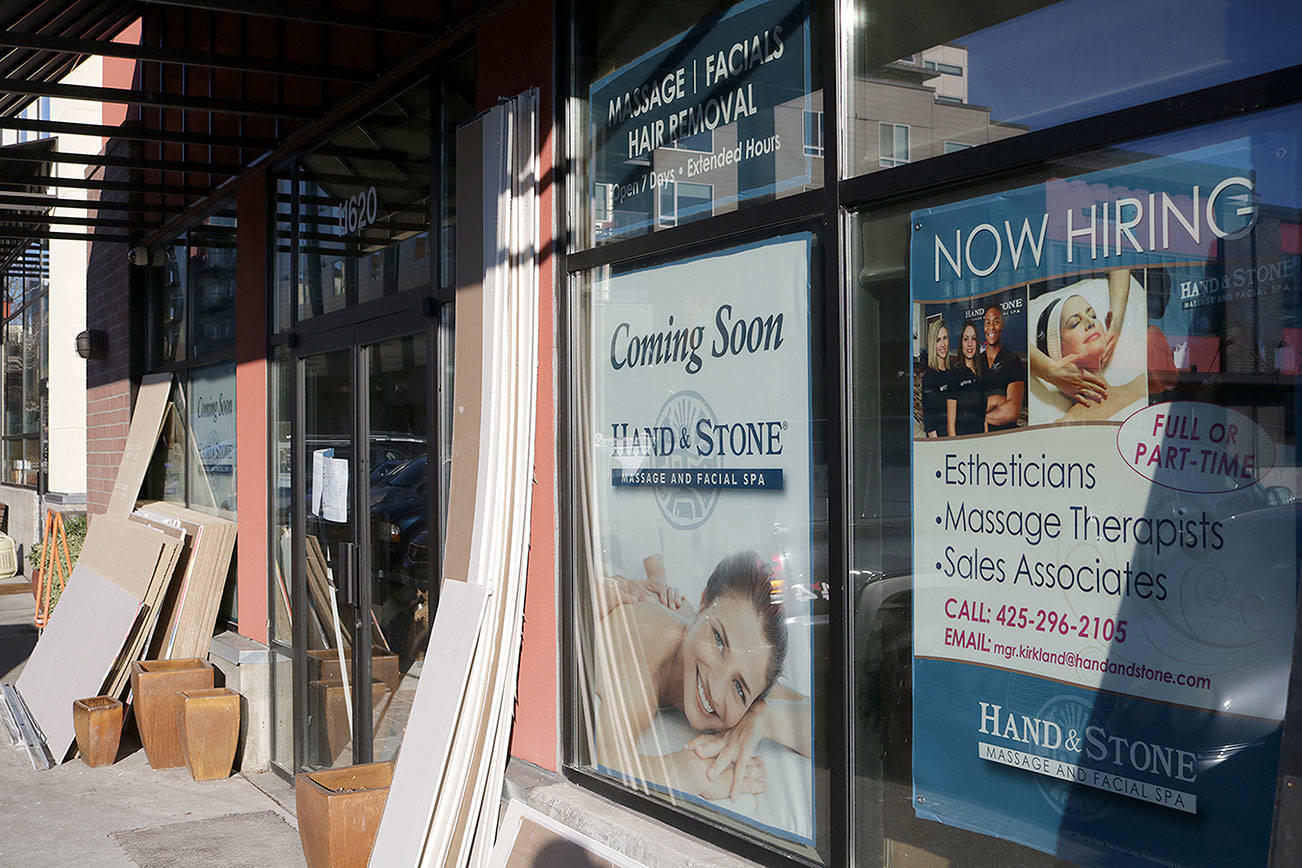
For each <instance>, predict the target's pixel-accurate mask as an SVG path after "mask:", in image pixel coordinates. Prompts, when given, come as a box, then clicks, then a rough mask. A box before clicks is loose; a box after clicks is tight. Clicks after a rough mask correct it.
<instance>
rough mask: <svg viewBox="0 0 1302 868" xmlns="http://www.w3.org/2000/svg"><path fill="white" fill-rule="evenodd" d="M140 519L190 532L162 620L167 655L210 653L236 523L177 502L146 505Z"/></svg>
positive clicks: (163, 647)
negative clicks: (184, 559) (185, 556)
mask: <svg viewBox="0 0 1302 868" xmlns="http://www.w3.org/2000/svg"><path fill="white" fill-rule="evenodd" d="M138 514H139V515H140V516H142V517H145V518H149V519H152V520H156V521H163V522H167V523H172V524H174V525H175V526H177V527H179V528H181V529H183V530H184V531H185V532H186V533H187V534H189V536H190V540H191V556H190V562H189V563H188V564H187V565H186V568H185V570H184V571H183V572H182V573H181V575H180V576H179V577H178V578H177V580H176V582H177V587H176V588H175V592H174V594H173V595H172V598H171V600H170V601H169V603H168V605H167V607H166V608H165V609H164V611H163V614H162V616H161V618H160V624H161V625H162V626H161V627H160V632H161V641H160V642H159V643H157V644H156V647H158V648H159V649H160V656H162V657H165V658H172V659H174V658H182V657H206V656H207V654H208V649H209V647H210V646H211V643H212V632H213V626H214V624H215V623H216V620H217V611H218V608H219V607H220V605H221V597H222V592H223V590H225V587H226V578H227V576H228V574H229V572H230V566H231V556H232V554H233V553H234V549H235V536H236V530H237V528H236V525H235V523H234V522H232V521H229V520H227V519H224V518H219V517H217V516H214V515H208V514H207V513H202V512H198V511H196V510H193V509H186V508H185V507H183V506H178V505H177V504H174V503H148V504H145V505H144V506H142V507H141V508H140V509H139V510H138Z"/></svg>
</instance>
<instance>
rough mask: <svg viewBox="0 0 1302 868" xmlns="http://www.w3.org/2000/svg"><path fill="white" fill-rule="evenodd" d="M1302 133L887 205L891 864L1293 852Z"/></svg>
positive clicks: (868, 417)
mask: <svg viewBox="0 0 1302 868" xmlns="http://www.w3.org/2000/svg"><path fill="white" fill-rule="evenodd" d="M1300 133H1302V112H1299V110H1298V109H1296V108H1291V109H1287V110H1276V111H1273V112H1269V113H1264V114H1258V115H1255V116H1248V117H1245V118H1243V119H1239V120H1234V121H1227V122H1222V123H1220V124H1215V125H1211V126H1207V127H1204V128H1199V129H1193V130H1188V131H1185V132H1181V133H1177V134H1173V135H1167V136H1163V137H1160V138H1155V139H1149V140H1145V141H1139V142H1129V143H1125V144H1119V145H1117V146H1116V147H1112V148H1108V149H1105V150H1101V151H1097V152H1094V153H1090V154H1087V155H1083V156H1082V157H1080V158H1079V159H1074V160H1072V161H1070V163H1059V164H1057V165H1055V166H1054V167H1053V169H1052V170H1051V171H1044V172H1031V173H1028V174H1026V175H1024V176H1023V177H1021V178H1019V179H1015V180H1009V179H1002V180H1000V181H998V182H988V183H984V184H982V185H980V186H972V187H969V188H966V189H962V190H950V191H947V192H945V193H943V194H938V195H933V196H930V197H928V198H926V199H919V200H915V201H913V202H909V203H907V204H900V205H894V206H891V207H887V208H877V209H871V210H866V211H865V212H863V213H862V214H861V215H859V216H858V217H857V218H856V219H855V221H854V232H853V235H852V250H853V257H854V258H853V265H852V268H851V274H853V275H855V283H854V286H853V294H852V299H853V315H852V322H853V331H852V348H853V362H852V364H853V374H852V377H851V379H850V382H851V383H852V387H851V392H850V400H851V408H852V410H851V412H852V426H851V435H852V440H851V443H852V460H851V468H852V470H851V474H852V490H851V497H850V502H851V503H852V504H853V508H852V517H851V520H852V529H853V534H852V540H853V545H852V563H853V567H854V568H853V569H852V571H851V576H852V579H853V584H854V586H853V588H852V591H853V593H852V601H853V603H852V604H853V607H854V610H853V612H852V623H853V627H854V640H853V642H852V647H853V648H854V649H855V658H854V661H853V667H852V671H853V672H854V691H855V695H854V707H855V709H856V715H857V717H856V721H855V746H856V749H855V756H856V765H855V776H856V787H855V794H856V804H855V815H856V817H858V818H859V819H858V821H857V825H858V836H857V840H856V851H857V856H858V859H859V861H860V862H861V863H862V864H880V863H882V862H885V863H887V864H924V863H925V864H932V863H933V862H936V861H945V860H953V861H956V862H962V863H963V864H992V865H993V864H1013V863H1015V864H1043V865H1050V864H1059V863H1058V862H1057V859H1055V858H1054V857H1059V858H1062V859H1066V860H1068V861H1070V862H1072V863H1076V864H1084V865H1107V864H1121V863H1125V864H1130V863H1135V862H1139V861H1144V862H1148V863H1164V864H1189V865H1225V864H1253V865H1261V864H1267V859H1268V856H1269V853H1270V848H1271V844H1272V833H1271V830H1272V822H1273V818H1274V817H1275V816H1276V811H1277V810H1278V808H1277V804H1276V792H1277V788H1278V792H1285V791H1286V790H1285V788H1283V787H1281V786H1279V775H1280V773H1281V738H1282V734H1283V730H1284V727H1283V722H1284V718H1285V710H1286V704H1285V700H1286V698H1287V696H1288V693H1289V690H1288V686H1289V678H1290V671H1291V666H1292V659H1293V638H1294V627H1295V611H1296V599H1297V597H1296V595H1297V576H1298V560H1297V550H1296V543H1295V528H1296V509H1295V501H1296V497H1297V492H1298V491H1299V483H1300V479H1299V475H1298V467H1299V464H1300V463H1302V462H1300V461H1299V453H1298V438H1297V430H1296V411H1297V407H1298V405H1299V398H1300V397H1302V392H1299V390H1298V389H1297V383H1296V376H1297V374H1298V373H1299V371H1302V361H1300V360H1302V355H1299V353H1298V352H1296V351H1295V350H1294V347H1295V346H1296V345H1297V344H1298V337H1297V335H1298V334H1302V331H1299V329H1302V322H1300V321H1299V303H1298V299H1299V290H1300V289H1302V287H1300V286H1299V279H1300V278H1299V267H1300V266H1302V262H1300V261H1299V253H1300V252H1302V248H1299V245H1298V227H1299V225H1302V213H1300V212H1299V205H1300V198H1302V197H1300V190H1299V184H1298V178H1299V173H1298V165H1297V145H1298V139H1299V134H1300ZM900 372H903V373H904V376H900ZM1231 432H1233V433H1231ZM1037 851H1039V852H1037ZM918 860H923V861H918ZM926 860H931V861H930V862H927V861H926Z"/></svg>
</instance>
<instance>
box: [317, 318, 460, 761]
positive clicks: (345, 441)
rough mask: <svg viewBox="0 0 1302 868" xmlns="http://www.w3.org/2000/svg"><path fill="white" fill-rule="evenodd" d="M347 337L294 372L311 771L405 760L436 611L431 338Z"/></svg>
mask: <svg viewBox="0 0 1302 868" xmlns="http://www.w3.org/2000/svg"><path fill="white" fill-rule="evenodd" d="M346 331H347V332H348V333H349V335H348V337H350V338H351V339H350V340H349V341H348V342H347V343H348V345H346V346H342V347H339V348H337V349H327V350H324V351H304V352H301V353H300V354H299V360H298V368H299V376H300V377H301V379H300V383H301V388H302V392H301V394H302V396H303V397H302V404H301V412H300V419H301V422H300V426H301V427H300V436H299V442H300V443H301V444H302V449H301V453H302V454H301V458H300V460H299V462H298V464H297V466H298V468H299V469H300V474H301V479H302V482H301V483H300V484H299V485H298V486H297V487H296V489H297V491H298V492H299V494H298V498H299V503H298V513H299V515H300V516H301V520H300V521H299V522H298V523H297V526H298V528H299V529H300V530H299V531H298V532H297V533H296V534H295V535H294V548H295V563H296V566H297V570H296V573H297V575H296V579H297V580H296V582H295V586H296V593H297V594H298V595H299V600H300V601H301V602H300V604H299V605H298V606H296V607H295V610H296V611H304V612H306V613H307V617H306V618H305V619H304V623H303V625H302V627H300V628H299V630H301V631H302V632H300V633H299V637H300V639H299V641H300V647H302V648H303V649H304V652H303V656H304V662H305V664H306V665H305V671H304V673H303V676H302V681H301V686H300V689H299V691H298V699H299V703H300V708H302V709H303V710H304V714H303V724H302V726H303V728H302V730H301V731H300V734H301V737H302V753H301V756H302V763H301V764H302V765H303V766H304V767H306V768H329V767H336V766H344V765H351V764H354V763H364V762H372V761H378V760H387V759H391V758H392V757H393V756H395V755H396V754H397V750H398V746H399V744H400V743H401V741H402V735H403V732H404V730H405V728H406V723H407V718H408V716H409V713H410V709H411V702H412V698H413V696H414V694H415V688H416V681H417V679H418V678H419V676H420V671H421V666H422V662H423V657H424V650H425V645H426V643H427V641H428V638H429V624H430V620H431V617H430V616H431V608H432V604H433V602H434V601H432V600H431V599H430V576H431V575H432V571H433V565H432V562H431V558H430V552H431V550H434V549H436V547H437V542H435V543H434V545H433V546H432V545H431V543H430V533H431V530H433V528H431V525H430V522H429V516H430V515H431V514H436V513H434V512H433V509H432V507H433V504H434V503H435V499H434V498H435V486H434V484H433V482H432V480H433V477H432V475H431V473H430V468H429V462H430V454H429V452H430V438H429V436H428V432H429V431H430V430H432V428H433V424H434V423H433V419H434V402H433V401H432V400H430V397H429V396H430V395H431V394H432V386H433V379H432V377H431V371H430V365H429V357H430V343H431V337H430V332H429V331H428V330H427V331H424V332H421V333H418V334H414V335H407V336H402V337H395V338H387V339H382V340H376V341H374V342H370V343H367V342H365V340H366V338H367V337H368V335H366V334H365V332H366V331H371V330H370V329H363V328H362V327H360V326H359V327H355V328H350V329H347V330H346ZM316 343H318V342H314V344H316ZM315 349H316V347H313V350H315ZM435 534H436V536H437V531H435Z"/></svg>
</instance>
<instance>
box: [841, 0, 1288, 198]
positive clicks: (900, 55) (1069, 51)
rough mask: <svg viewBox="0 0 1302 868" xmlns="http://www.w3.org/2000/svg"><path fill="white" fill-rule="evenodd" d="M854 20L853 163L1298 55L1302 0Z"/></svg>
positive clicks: (992, 135)
mask: <svg viewBox="0 0 1302 868" xmlns="http://www.w3.org/2000/svg"><path fill="white" fill-rule="evenodd" d="M846 25H847V27H848V43H847V44H848V46H849V55H850V69H851V74H850V76H849V92H848V94H847V99H846V100H845V103H844V104H845V111H846V114H845V116H844V119H843V124H844V128H845V142H846V147H845V154H844V159H843V160H842V166H843V170H844V171H843V174H844V175H845V176H853V175H859V174H863V173H865V172H875V171H878V170H879V169H886V168H892V167H894V166H899V165H903V164H904V163H910V162H918V161H920V160H925V159H927V158H929V157H933V156H937V155H940V154H945V153H950V152H951V151H953V150H961V149H963V146H968V147H970V146H975V145H983V144H986V143H989V142H995V141H999V140H1001V139H1007V138H1010V137H1013V136H1019V135H1023V134H1025V133H1027V132H1030V131H1033V130H1040V129H1045V128H1047V127H1051V126H1055V125H1057V124H1061V123H1065V122H1067V121H1074V120H1078V119H1081V118H1086V117H1091V116H1094V115H1099V114H1103V113H1105V112H1109V111H1113V110H1116V109H1121V108H1127V107H1129V106H1134V105H1139V104H1141V103H1145V102H1149V101H1151V100H1156V99H1160V98H1162V97H1167V96H1171V95H1174V94H1179V93H1185V92H1188V91H1193V90H1197V89H1199V88H1205V87H1210V86H1212V85H1216V84H1221V83H1223V82H1227V81H1233V80H1235V79H1238V78H1243V77H1246V76H1251V75H1257V74H1259V73H1264V72H1269V71H1271V70H1276V69H1282V68H1285V67H1288V66H1291V65H1293V64H1294V63H1296V62H1297V52H1296V50H1295V48H1294V46H1293V44H1292V43H1291V42H1290V41H1289V40H1283V39H1279V38H1277V34H1279V33H1296V32H1298V29H1299V28H1302V8H1299V7H1298V6H1296V5H1295V4H1280V3H1271V2H1267V0H1228V2H1227V0H1175V2H1169V3H1161V4H1153V5H1148V6H1143V7H1137V6H1135V5H1134V4H1133V3H1125V2H1121V0H1105V2H1097V0H1064V2H1045V0H1001V2H995V3H919V2H916V0H856V2H854V3H853V5H852V7H851V8H850V10H849V14H848V15H847V16H846ZM1155 34H1161V38H1160V39H1154V35H1155ZM901 130H903V131H904V132H903V133H901ZM902 142H903V148H902V147H901V144H902Z"/></svg>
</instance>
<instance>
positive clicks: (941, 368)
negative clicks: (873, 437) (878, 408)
mask: <svg viewBox="0 0 1302 868" xmlns="http://www.w3.org/2000/svg"><path fill="white" fill-rule="evenodd" d="M983 325H984V326H985V338H986V345H985V349H984V351H983V350H982V348H981V341H980V336H979V335H978V333H977V324H976V321H975V320H969V321H967V322H965V323H963V330H962V332H961V333H960V335H959V341H958V344H959V346H958V350H959V352H958V356H957V358H956V359H954V360H953V361H952V364H951V359H950V355H949V329H948V328H946V326H945V321H944V320H943V319H941V318H939V317H938V318H936V319H935V320H933V321H932V322H931V324H930V325H929V326H928V328H927V370H926V372H925V373H924V374H923V375H922V429H923V432H924V433H925V434H926V436H928V437H956V436H959V435H963V434H983V433H986V432H989V431H1002V430H1006V429H1009V428H1015V427H1016V426H1017V419H1018V416H1019V415H1020V413H1021V410H1022V403H1023V402H1024V401H1025V400H1026V363H1025V362H1023V361H1022V359H1021V357H1020V356H1018V355H1017V354H1016V353H1014V352H1013V351H1012V350H1010V349H1008V348H1007V347H1005V346H1003V332H1004V315H1003V312H1002V311H1001V310H1000V309H999V307H998V306H997V305H991V306H990V307H988V308H987V309H986V311H985V318H984V322H983Z"/></svg>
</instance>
